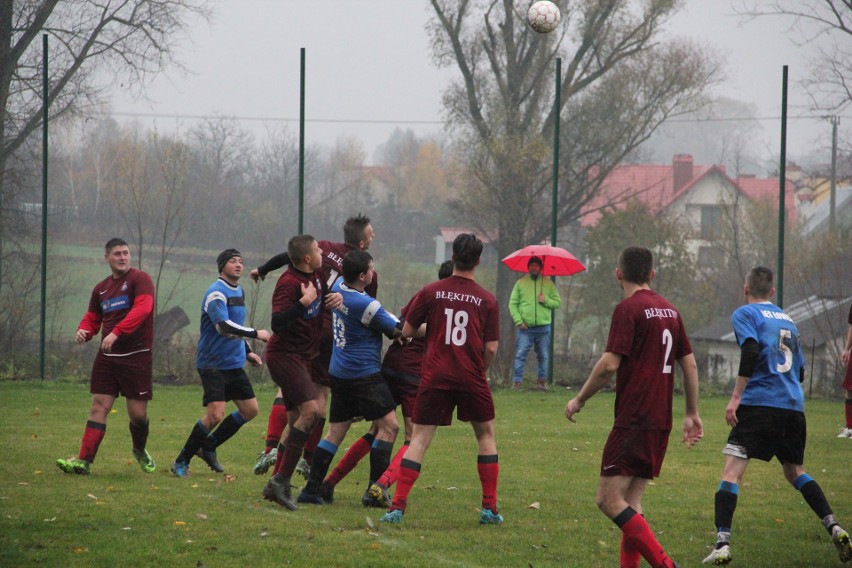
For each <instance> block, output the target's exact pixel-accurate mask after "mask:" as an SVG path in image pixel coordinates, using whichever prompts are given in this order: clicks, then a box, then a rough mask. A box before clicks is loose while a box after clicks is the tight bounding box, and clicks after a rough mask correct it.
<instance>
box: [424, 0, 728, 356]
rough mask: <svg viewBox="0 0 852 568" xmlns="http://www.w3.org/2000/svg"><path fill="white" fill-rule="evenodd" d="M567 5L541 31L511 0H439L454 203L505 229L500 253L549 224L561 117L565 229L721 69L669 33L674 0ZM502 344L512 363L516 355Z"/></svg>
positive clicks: (439, 53) (538, 235) (468, 217)
mask: <svg viewBox="0 0 852 568" xmlns="http://www.w3.org/2000/svg"><path fill="white" fill-rule="evenodd" d="M558 3H559V5H560V8H561V10H562V15H563V18H562V24H560V30H561V31H556V32H554V33H552V34H547V35H539V34H536V33H535V32H533V31H532V30H531V29H530V28H529V26H527V24H526V18H525V14H524V9H523V7H521V6H518V5H516V3H515V2H513V1H512V0H488V1H479V2H477V1H475V0H460V1H459V0H431V5H432V8H433V10H434V13H435V17H434V19H433V20H432V21H431V22H430V24H429V26H428V29H429V31H430V34H431V38H432V51H433V57H434V59H435V62H436V64H438V65H439V66H447V65H451V64H455V65H456V66H457V67H458V70H459V73H460V75H461V78H460V80H459V81H457V82H455V83H453V84H452V85H451V86H450V87H449V89H448V90H447V91H446V93H445V95H444V106H445V109H446V113H447V118H448V123H449V126H450V127H451V128H452V129H453V131H454V132H455V134H456V141H458V142H460V144H459V148H461V152H462V155H463V158H464V162H465V165H466V167H465V168H464V169H463V170H462V171H461V172H460V173H461V175H460V176H459V177H458V178H457V182H456V183H457V184H458V185H459V186H462V187H463V191H461V192H460V197H459V199H458V207H456V210H458V211H461V212H463V214H464V216H465V219H464V221H465V222H467V223H470V224H471V225H473V226H475V227H477V229H479V230H480V231H481V232H482V233H487V234H492V235H493V234H495V233H496V234H497V235H498V240H497V242H496V243H495V244H496V246H497V249H498V252H499V253H500V254H501V256H503V255H506V254H508V253H510V252H512V251H513V250H514V249H516V248H519V247H520V246H522V245H524V244H528V243H530V242H538V241H541V240H542V239H543V238H545V237H547V236H548V235H549V233H550V218H551V215H550V213H551V212H550V203H551V199H550V192H551V190H550V186H551V185H550V184H551V182H550V177H551V173H550V163H551V151H550V148H551V143H550V140H552V136H553V135H552V132H553V127H554V122H555V121H556V120H557V119H559V120H560V121H561V124H563V125H564V128H563V129H562V131H561V132H562V136H561V141H560V148H561V149H560V168H561V169H560V172H559V179H560V182H559V190H558V191H559V196H558V210H557V211H556V219H557V225H559V226H560V227H561V226H565V225H568V224H569V223H571V222H572V221H575V220H576V219H578V218H579V217H580V215H581V212H582V209H583V207H584V206H585V205H586V204H587V203H589V201H590V200H591V199H592V198H593V197H594V196H595V194H596V192H597V191H598V190H599V188H600V186H601V183H602V181H603V180H604V179H605V177H606V175H607V174H608V173H609V172H610V171H612V169H613V168H614V167H615V166H616V165H617V164H618V163H619V162H621V161H622V160H623V159H624V158H625V157H627V156H629V155H630V154H631V153H632V152H633V151H635V149H636V148H637V147H638V146H639V145H640V144H641V143H642V142H644V141H645V140H647V138H648V137H649V136H650V134H651V133H652V132H654V130H655V129H656V128H657V127H658V126H659V125H660V124H661V123H662V122H663V121H664V120H665V119H666V118H669V117H671V116H674V115H677V114H678V113H682V112H687V111H691V110H695V109H696V108H698V107H700V105H701V103H702V99H701V97H700V95H701V93H702V91H703V90H704V89H705V87H707V86H708V84H710V82H711V81H712V80H713V78H714V76H715V74H716V72H717V63H716V61H715V59H714V58H713V57H711V56H710V55H708V54H707V53H706V52H705V51H704V50H702V49H701V48H699V47H697V46H696V45H694V44H692V43H689V42H687V41H685V40H665V39H664V38H663V37H662V35H661V29H662V25H663V24H664V23H665V22H666V20H667V19H668V18H669V17H670V16H671V15H672V14H673V13H674V11H675V10H676V8H677V4H678V3H677V2H673V1H671V0H651V1H647V2H625V1H621V0H587V1H579V0H577V1H565V0H563V1H560V2H558ZM558 56H561V57H563V58H564V59H565V60H566V65H565V67H564V70H563V75H562V78H561V83H560V84H559V89H560V95H561V107H560V108H558V109H554V108H553V107H554V105H553V102H552V101H553V99H554V88H555V87H554V81H553V79H552V77H553V69H554V61H555V59H556V57H558ZM462 184H463V185H462ZM510 278H511V277H510V274H509V272H508V270H505V269H502V268H501V269H500V271H499V272H498V277H497V297H498V299H499V300H501V301H505V300H506V299H508V296H509V291H510V290H511V284H512V283H511V281H510ZM503 323H504V325H503V326H502V327H503V329H501V335H502V337H504V340H510V339H511V337H512V332H513V330H512V329H511V326H510V322H509V321H508V319H507V318H504V322H503ZM501 353H502V355H501V362H502V363H504V364H505V363H506V362H507V358H508V356H509V355H510V354H509V353H508V350H502V351H501ZM497 372H498V373H499V372H500V369H499V368H498V369H497Z"/></svg>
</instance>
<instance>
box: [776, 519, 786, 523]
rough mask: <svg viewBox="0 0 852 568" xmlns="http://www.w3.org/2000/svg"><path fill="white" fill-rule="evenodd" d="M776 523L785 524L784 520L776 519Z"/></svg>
mask: <svg viewBox="0 0 852 568" xmlns="http://www.w3.org/2000/svg"><path fill="white" fill-rule="evenodd" d="M775 522H776V523H783V522H784V519H775Z"/></svg>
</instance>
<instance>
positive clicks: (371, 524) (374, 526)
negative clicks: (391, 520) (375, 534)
mask: <svg viewBox="0 0 852 568" xmlns="http://www.w3.org/2000/svg"><path fill="white" fill-rule="evenodd" d="M367 527H368V528H371V529H374V528H376V525H374V524H373V519H371V518H370V517H367Z"/></svg>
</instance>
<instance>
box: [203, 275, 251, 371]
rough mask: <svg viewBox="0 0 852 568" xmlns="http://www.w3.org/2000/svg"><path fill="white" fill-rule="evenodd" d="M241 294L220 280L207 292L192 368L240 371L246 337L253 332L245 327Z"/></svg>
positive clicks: (237, 287) (244, 359)
mask: <svg viewBox="0 0 852 568" xmlns="http://www.w3.org/2000/svg"><path fill="white" fill-rule="evenodd" d="M245 304H246V302H245V293H244V292H243V289H242V287H241V286H240V285H239V284H237V285H236V286H234V285H232V284H230V283H229V282H227V281H225V280H224V279H222V278H219V279H218V280H217V281H216V282H214V283H213V284H211V285H210V287H209V288H207V292H205V294H204V299H203V300H202V301H201V335H200V336H199V337H198V349H197V354H196V356H195V366H196V367H197V368H199V369H218V370H223V371H224V370H232V369H242V367H243V365H244V364H245V361H246V342H245V338H246V337H257V331H256V330H254V329H252V328H250V327H245V326H244V325H243V323H245V321H246V306H245Z"/></svg>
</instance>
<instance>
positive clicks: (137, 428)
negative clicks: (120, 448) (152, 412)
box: [130, 419, 148, 452]
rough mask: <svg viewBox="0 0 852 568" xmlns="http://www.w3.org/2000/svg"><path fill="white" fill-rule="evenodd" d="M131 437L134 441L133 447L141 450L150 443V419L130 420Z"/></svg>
mask: <svg viewBox="0 0 852 568" xmlns="http://www.w3.org/2000/svg"><path fill="white" fill-rule="evenodd" d="M130 439H131V440H132V442H133V449H134V450H139V451H140V452H141V451H142V450H144V449H145V446H146V444H147V443H148V420H147V419H146V420H145V422H134V421H133V420H131V421H130Z"/></svg>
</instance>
